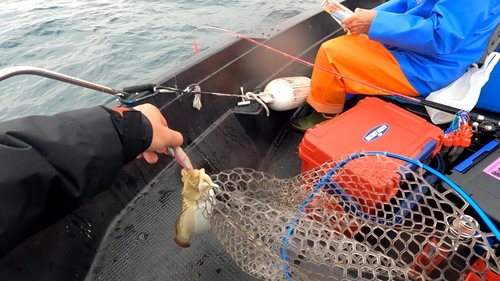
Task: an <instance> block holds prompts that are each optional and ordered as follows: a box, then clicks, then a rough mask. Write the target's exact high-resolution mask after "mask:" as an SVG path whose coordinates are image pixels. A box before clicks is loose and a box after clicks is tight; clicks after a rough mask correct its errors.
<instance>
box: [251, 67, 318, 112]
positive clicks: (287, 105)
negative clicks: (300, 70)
mask: <svg viewBox="0 0 500 281" xmlns="http://www.w3.org/2000/svg"><path fill="white" fill-rule="evenodd" d="M310 89H311V79H310V78H308V77H305V76H293V77H284V78H277V79H274V80H272V81H271V82H269V84H267V86H266V87H265V88H264V91H263V92H262V93H261V94H260V96H261V99H262V100H263V101H264V102H265V103H266V104H267V105H268V106H269V108H270V109H272V110H275V111H285V110H289V109H294V108H298V107H300V106H303V105H305V104H306V100H307V97H308V96H309V92H310Z"/></svg>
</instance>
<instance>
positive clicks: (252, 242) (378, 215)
mask: <svg viewBox="0 0 500 281" xmlns="http://www.w3.org/2000/svg"><path fill="white" fill-rule="evenodd" d="M344 159H345V158H344ZM341 162H342V159H336V160H332V161H330V162H327V163H325V164H323V165H321V166H320V167H317V168H316V169H314V170H312V171H309V172H305V173H303V174H300V175H298V176H296V177H294V178H290V179H278V178H275V177H273V176H272V175H269V174H266V173H263V172H258V171H255V170H252V169H241V168H238V169H233V170H231V171H228V172H222V173H220V174H217V175H214V176H213V177H212V179H213V181H214V183H215V184H217V185H219V187H220V188H218V189H217V190H215V193H216V197H215V198H216V199H213V200H214V202H212V203H213V204H214V206H215V208H214V209H213V210H212V212H211V213H210V214H209V215H208V216H209V217H208V218H209V220H210V222H211V224H212V228H213V230H214V232H215V234H216V235H217V237H218V239H219V240H220V241H221V243H222V245H223V246H224V247H225V248H226V250H227V252H228V253H229V254H230V255H231V256H232V258H233V259H234V260H235V261H236V262H237V264H238V265H239V266H240V267H241V268H242V269H243V270H244V271H245V272H247V273H248V274H250V275H252V276H255V277H257V278H260V279H264V280H359V279H364V280H460V279H462V278H463V276H464V274H465V273H466V272H470V271H473V272H476V273H477V275H478V276H483V275H484V272H485V271H486V270H488V269H492V270H496V269H497V268H498V260H497V258H495V257H494V252H493V249H492V247H491V245H490V242H489V241H490V238H489V236H492V234H490V233H488V232H483V231H481V230H480V226H479V224H478V223H477V220H475V219H473V216H468V215H466V214H465V211H466V210H467V212H468V211H469V209H470V207H469V205H468V204H467V203H466V202H465V201H464V200H463V199H462V197H460V196H459V194H458V193H457V192H456V191H454V190H444V189H443V190H439V189H437V188H435V187H433V186H432V185H431V184H429V182H428V181H427V180H426V173H425V171H423V170H422V169H421V168H418V169H416V171H413V170H412V169H411V167H409V165H406V164H405V163H404V162H402V161H400V160H394V159H392V158H389V157H387V156H384V155H372V156H366V157H361V158H357V159H354V160H351V161H347V164H345V165H344V166H342V167H340V168H338V169H337V170H336V171H335V172H333V173H331V176H325V174H327V173H329V172H331V171H332V169H334V168H335V167H336V166H337V164H338V163H341ZM314 190H315V192H313V191H314ZM483 228H484V227H483ZM483 230H484V231H489V230H488V229H487V228H484V229H483Z"/></svg>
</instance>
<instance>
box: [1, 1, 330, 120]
mask: <svg viewBox="0 0 500 281" xmlns="http://www.w3.org/2000/svg"><path fill="white" fill-rule="evenodd" d="M320 5H321V1H319V0H298V1H297V0H286V1H285V0H275V1H263V0H249V1H239V0H234V1H227V0H211V1H200V0H168V1H167V0H163V1H160V0H113V1H111V0H99V1H89V0H80V1H76V0H51V1H45V0H3V1H2V4H1V5H0V19H1V20H2V28H0V70H1V69H4V68H7V67H10V66H18V65H27V66H36V67H42V68H46V69H49V70H53V71H58V72H61V73H64V74H67V75H71V76H75V77H78V78H81V79H85V80H89V81H92V82H95V83H99V84H102V85H106V86H109V87H112V88H117V89H121V88H123V87H125V86H130V85H134V84H138V83H145V82H149V81H151V80H152V79H154V78H156V77H158V76H160V75H161V74H162V72H164V71H166V70H168V69H169V68H172V67H175V66H176V65H178V64H180V63H182V62H183V61H184V60H186V59H188V58H190V57H191V56H193V55H194V47H193V39H194V38H196V41H197V42H198V45H199V48H200V50H201V51H203V50H205V49H207V48H209V47H210V46H214V45H216V44H218V43H220V42H223V41H225V40H227V39H229V38H231V37H233V35H230V34H227V33H224V32H220V31H213V30H212V31H211V30H202V31H196V32H193V30H194V29H195V28H196V27H200V26H205V25H208V26H217V27H222V28H226V29H230V30H234V31H237V32H240V33H243V34H249V35H250V34H252V33H255V32H259V31H260V30H262V29H265V28H268V27H272V26H273V25H275V24H277V23H279V22H281V21H283V20H286V19H288V18H291V17H293V16H295V15H297V14H299V13H300V12H302V11H306V10H309V9H312V8H318V7H319V6H320ZM0 94H1V96H0V97H1V100H0V120H6V119H11V118H15V117H20V116H25V115H32V114H53V113H57V112H61V111H65V110H69V109H75V108H80V107H85V106H92V105H98V104H103V103H106V102H108V101H110V100H112V99H113V97H112V96H110V95H107V94H103V93H99V92H95V91H92V90H88V89H82V88H79V87H76V86H73V85H68V84H65V83H61V82H57V81H53V80H48V79H46V78H42V77H38V76H21V77H14V78H9V79H7V80H4V81H1V82H0Z"/></svg>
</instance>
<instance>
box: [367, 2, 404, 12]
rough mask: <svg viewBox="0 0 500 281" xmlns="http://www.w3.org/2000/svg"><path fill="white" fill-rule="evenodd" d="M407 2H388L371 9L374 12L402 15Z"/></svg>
mask: <svg viewBox="0 0 500 281" xmlns="http://www.w3.org/2000/svg"><path fill="white" fill-rule="evenodd" d="M406 1H407V0H389V1H387V2H384V3H383V4H381V5H378V6H377V7H375V8H373V10H375V11H384V12H389V13H404V12H405V11H406V8H407V4H406V3H407V2H406Z"/></svg>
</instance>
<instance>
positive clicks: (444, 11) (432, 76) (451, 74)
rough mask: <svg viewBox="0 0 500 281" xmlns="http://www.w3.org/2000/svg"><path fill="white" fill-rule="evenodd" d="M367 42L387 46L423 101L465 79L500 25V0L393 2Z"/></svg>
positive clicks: (374, 24) (383, 7)
mask: <svg viewBox="0 0 500 281" xmlns="http://www.w3.org/2000/svg"><path fill="white" fill-rule="evenodd" d="M374 10H376V11H378V13H377V15H376V16H375V18H374V19H373V22H372V25H371V27H370V30H369V33H368V36H369V37H370V39H372V40H376V41H378V42H381V43H382V44H384V45H385V46H386V47H387V48H388V49H389V50H390V51H391V52H392V54H393V55H394V56H395V57H396V59H397V60H398V62H399V65H400V67H401V69H402V71H403V73H404V74H405V75H406V77H407V78H408V80H409V82H410V83H411V84H412V85H413V87H414V88H415V89H416V90H417V91H418V92H419V93H420V94H421V95H423V96H427V95H429V94H430V93H431V92H433V91H436V90H438V89H441V88H443V87H445V86H447V85H448V84H450V83H451V82H453V81H455V80H456V79H458V78H459V77H460V76H462V75H463V74H464V73H465V71H466V70H467V68H468V67H469V66H470V65H472V64H473V63H475V62H477V61H478V60H479V59H480V58H481V56H482V55H483V53H484V51H485V49H486V45H487V42H488V40H489V38H490V36H491V34H492V33H493V31H494V30H495V28H496V26H497V25H498V24H499V23H500V0H481V1H478V0H390V1H388V2H385V3H384V4H382V5H380V6H377V7H376V8H375V9H374Z"/></svg>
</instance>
